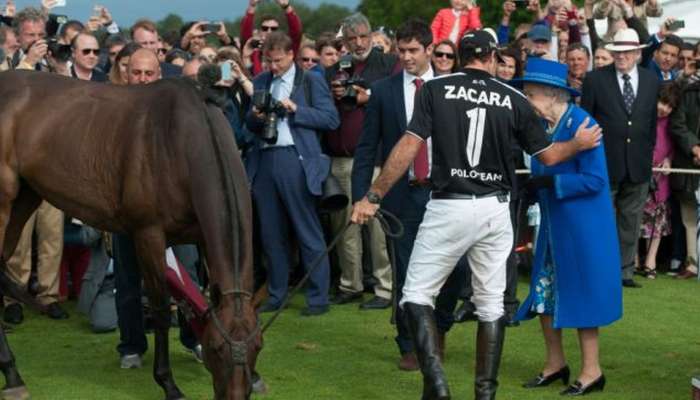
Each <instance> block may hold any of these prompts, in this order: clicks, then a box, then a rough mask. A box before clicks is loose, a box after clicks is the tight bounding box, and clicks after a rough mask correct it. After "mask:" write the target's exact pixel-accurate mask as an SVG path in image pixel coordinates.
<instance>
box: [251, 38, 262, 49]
mask: <svg viewBox="0 0 700 400" xmlns="http://www.w3.org/2000/svg"><path fill="white" fill-rule="evenodd" d="M262 44H263V43H262V40H259V39H253V40H251V41H250V47H252V48H254V49H259V48H261V47H262Z"/></svg>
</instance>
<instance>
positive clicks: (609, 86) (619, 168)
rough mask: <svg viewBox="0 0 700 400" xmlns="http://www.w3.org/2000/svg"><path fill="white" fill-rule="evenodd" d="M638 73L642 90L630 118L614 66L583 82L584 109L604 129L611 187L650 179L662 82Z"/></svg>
mask: <svg viewBox="0 0 700 400" xmlns="http://www.w3.org/2000/svg"><path fill="white" fill-rule="evenodd" d="M637 70H638V72H639V87H638V89H637V96H636V98H635V101H634V105H633V107H632V114H631V115H628V114H627V111H625V106H624V101H623V99H622V92H621V91H620V86H619V84H618V81H617V73H616V71H615V66H614V64H613V65H609V66H607V67H603V68H601V69H598V70H595V71H592V72H589V73H588V74H587V75H586V79H585V80H584V81H583V90H582V91H583V96H582V98H581V107H583V108H584V109H585V110H586V111H588V113H589V114H590V115H591V116H592V117H593V118H594V119H595V120H596V121H597V122H598V124H599V125H600V126H601V127H602V128H603V143H604V145H605V156H606V158H607V162H608V175H609V177H610V182H611V183H620V182H631V183H644V182H649V181H650V179H651V167H652V156H653V152H654V145H655V144H656V101H657V96H658V92H659V81H658V78H657V77H656V74H654V73H653V72H651V71H649V70H648V69H645V68H642V67H639V66H637Z"/></svg>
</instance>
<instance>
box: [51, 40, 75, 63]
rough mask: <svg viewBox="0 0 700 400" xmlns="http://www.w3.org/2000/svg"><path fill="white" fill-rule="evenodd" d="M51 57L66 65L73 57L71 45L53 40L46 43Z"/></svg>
mask: <svg viewBox="0 0 700 400" xmlns="http://www.w3.org/2000/svg"><path fill="white" fill-rule="evenodd" d="M46 45H47V46H48V50H49V51H50V52H51V56H52V57H53V58H54V59H55V60H56V61H58V62H61V63H65V62H68V60H70V58H71V57H72V56H73V49H72V48H71V46H70V45H69V44H61V43H58V40H56V39H55V38H51V39H49V40H47V41H46Z"/></svg>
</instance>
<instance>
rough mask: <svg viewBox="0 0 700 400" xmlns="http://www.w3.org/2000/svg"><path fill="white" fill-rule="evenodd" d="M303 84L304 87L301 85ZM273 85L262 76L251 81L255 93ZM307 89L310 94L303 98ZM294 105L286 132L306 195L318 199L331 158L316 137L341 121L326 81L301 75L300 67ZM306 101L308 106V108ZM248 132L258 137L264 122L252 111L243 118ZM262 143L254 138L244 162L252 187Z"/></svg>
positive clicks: (333, 127) (293, 91)
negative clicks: (305, 188)
mask: <svg viewBox="0 0 700 400" xmlns="http://www.w3.org/2000/svg"><path fill="white" fill-rule="evenodd" d="M304 80H306V83H305V82H304ZM271 84H272V74H271V73H270V72H269V71H268V72H263V73H262V74H260V75H258V76H257V77H256V78H255V79H254V80H253V86H254V88H255V91H259V90H264V91H268V90H269V89H270V85H271ZM306 89H309V90H310V92H311V93H309V94H305V90H306ZM289 98H290V100H292V101H293V102H294V103H296V105H297V111H296V113H294V114H291V115H289V117H288V120H289V128H290V130H291V132H292V138H293V139H294V147H295V148H296V150H297V152H298V153H299V161H300V162H301V165H302V168H303V169H304V173H305V175H306V185H307V187H308V189H309V191H310V192H311V193H312V194H314V195H316V196H320V195H321V194H322V184H323V181H325V180H326V177H327V176H328V173H329V172H330V166H331V162H330V158H329V157H328V156H326V155H325V154H323V153H322V151H321V144H320V142H319V139H318V133H319V132H321V131H330V130H333V129H335V128H337V127H338V125H339V124H340V118H339V117H338V111H337V110H336V108H335V104H334V103H333V98H332V97H331V92H330V89H329V88H328V85H327V84H326V81H325V80H324V79H323V77H322V76H320V75H319V74H317V73H304V71H303V69H302V68H301V67H299V66H297V68H296V74H295V76H294V88H293V89H292V94H291V96H290V97H289ZM307 98H308V99H309V101H310V103H311V104H307ZM246 125H247V126H248V130H250V131H251V132H253V133H256V134H257V133H260V132H261V131H262V129H263V126H264V121H262V120H260V119H258V118H256V117H255V115H253V112H252V109H251V111H249V112H248V115H247V117H246ZM262 145H263V142H262V140H260V139H259V138H258V137H257V136H256V138H255V140H254V143H253V145H252V148H251V149H250V152H249V153H248V154H247V158H246V172H247V173H248V179H250V182H251V183H252V182H253V181H254V180H255V174H256V172H257V170H258V165H259V163H260V152H261V151H262Z"/></svg>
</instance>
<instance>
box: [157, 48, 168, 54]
mask: <svg viewBox="0 0 700 400" xmlns="http://www.w3.org/2000/svg"><path fill="white" fill-rule="evenodd" d="M167 52H168V50H166V49H158V54H165V53H167Z"/></svg>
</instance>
